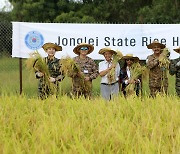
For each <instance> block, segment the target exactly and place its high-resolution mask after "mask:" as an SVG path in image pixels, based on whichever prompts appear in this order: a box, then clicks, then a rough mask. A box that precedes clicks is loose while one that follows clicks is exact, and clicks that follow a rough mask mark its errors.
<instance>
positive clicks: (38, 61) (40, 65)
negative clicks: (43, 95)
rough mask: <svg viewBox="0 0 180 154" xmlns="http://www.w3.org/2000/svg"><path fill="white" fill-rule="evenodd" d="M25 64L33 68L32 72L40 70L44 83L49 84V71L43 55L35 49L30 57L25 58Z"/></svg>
mask: <svg viewBox="0 0 180 154" xmlns="http://www.w3.org/2000/svg"><path fill="white" fill-rule="evenodd" d="M26 66H27V68H29V69H30V70H33V71H34V72H37V71H40V72H42V73H43V74H44V76H43V77H44V84H46V85H48V86H50V84H51V83H50V81H49V77H50V73H49V70H48V66H47V64H46V62H45V60H44V58H43V57H41V55H40V54H39V52H38V51H37V50H36V51H34V52H33V53H32V54H30V58H28V59H27V60H26Z"/></svg>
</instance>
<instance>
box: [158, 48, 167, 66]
mask: <svg viewBox="0 0 180 154" xmlns="http://www.w3.org/2000/svg"><path fill="white" fill-rule="evenodd" d="M169 55H170V51H169V49H168V48H164V49H163V50H162V53H161V54H160V56H159V66H160V67H161V68H163V69H169V64H170V60H169Z"/></svg>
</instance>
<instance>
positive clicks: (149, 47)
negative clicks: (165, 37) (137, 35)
mask: <svg viewBox="0 0 180 154" xmlns="http://www.w3.org/2000/svg"><path fill="white" fill-rule="evenodd" d="M155 46H158V47H160V48H161V49H164V48H165V47H166V46H165V45H164V44H162V43H159V42H158V41H153V42H152V43H151V44H149V45H147V48H148V49H152V48H154V47H155Z"/></svg>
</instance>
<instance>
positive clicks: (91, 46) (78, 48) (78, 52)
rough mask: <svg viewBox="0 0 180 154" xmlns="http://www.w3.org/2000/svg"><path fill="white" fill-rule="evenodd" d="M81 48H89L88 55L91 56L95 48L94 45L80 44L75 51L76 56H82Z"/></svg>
mask: <svg viewBox="0 0 180 154" xmlns="http://www.w3.org/2000/svg"><path fill="white" fill-rule="evenodd" d="M81 47H88V53H87V54H90V53H91V52H93V50H94V46H93V45H91V44H87V43H80V44H78V45H77V46H76V47H75V48H74V49H73V52H74V53H75V54H77V55H79V54H80V51H79V50H80V48H81Z"/></svg>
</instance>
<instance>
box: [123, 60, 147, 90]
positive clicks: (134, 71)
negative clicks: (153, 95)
mask: <svg viewBox="0 0 180 154" xmlns="http://www.w3.org/2000/svg"><path fill="white" fill-rule="evenodd" d="M130 72H131V77H130V80H132V81H135V82H138V78H139V77H141V78H143V80H144V79H147V76H148V69H147V68H146V67H145V66H141V65H140V64H139V63H138V62H137V63H133V64H132V66H131V67H130ZM126 90H127V94H135V84H129V85H128V86H127V87H126Z"/></svg>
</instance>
